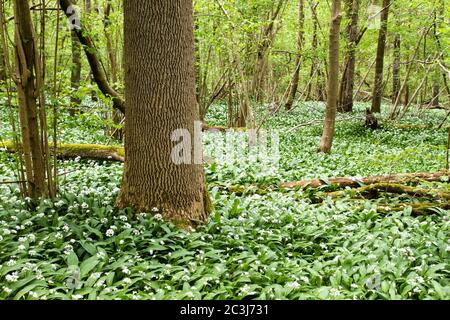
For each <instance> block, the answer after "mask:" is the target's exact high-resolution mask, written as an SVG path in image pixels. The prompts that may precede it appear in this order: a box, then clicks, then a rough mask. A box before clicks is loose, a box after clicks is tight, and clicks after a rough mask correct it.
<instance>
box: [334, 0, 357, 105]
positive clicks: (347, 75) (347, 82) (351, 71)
mask: <svg viewBox="0 0 450 320" xmlns="http://www.w3.org/2000/svg"><path fill="white" fill-rule="evenodd" d="M360 1H361V0H346V2H345V3H346V7H347V10H346V11H347V15H348V18H349V20H350V23H349V25H348V28H347V43H348V46H347V52H346V58H345V70H344V74H343V75H342V82H341V90H340V99H339V105H338V111H339V112H352V111H353V88H354V83H355V65H356V52H355V51H356V46H357V41H358V38H359V37H358V18H359V4H360Z"/></svg>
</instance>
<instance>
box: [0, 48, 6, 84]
mask: <svg viewBox="0 0 450 320" xmlns="http://www.w3.org/2000/svg"><path fill="white" fill-rule="evenodd" d="M5 80H6V65H5V53H4V52H3V47H1V46H0V82H3V81H5Z"/></svg>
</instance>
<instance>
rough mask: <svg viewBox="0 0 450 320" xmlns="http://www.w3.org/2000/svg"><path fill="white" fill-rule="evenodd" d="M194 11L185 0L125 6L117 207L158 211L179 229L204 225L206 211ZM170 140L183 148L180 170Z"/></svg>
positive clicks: (131, 1)
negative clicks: (121, 167) (123, 104)
mask: <svg viewBox="0 0 450 320" xmlns="http://www.w3.org/2000/svg"><path fill="white" fill-rule="evenodd" d="M192 13H193V8H192V1H191V0H171V1H167V0H152V1H138V0H127V1H125V2H124V27H125V46H124V48H125V52H124V54H125V69H126V72H125V87H126V90H125V95H126V101H127V109H126V119H127V120H126V124H125V170H124V177H123V183H122V190H121V192H120V195H119V198H118V201H117V205H118V206H119V207H121V208H125V207H132V208H134V209H136V210H137V211H140V212H152V209H153V208H157V209H158V210H159V212H160V213H161V214H162V215H163V216H164V217H165V218H166V219H167V220H170V221H172V222H174V223H176V224H178V225H180V226H183V227H187V226H190V225H192V224H194V223H196V222H203V221H205V220H206V219H207V216H208V212H209V208H208V207H209V205H208V201H207V199H208V197H207V196H206V195H207V190H206V186H205V177H204V172H203V167H202V147H201V137H199V136H198V135H197V136H196V135H195V134H194V133H197V134H198V131H200V132H201V128H199V129H200V130H196V129H195V124H194V122H195V121H196V120H198V119H199V112H198V108H197V106H196V90H195V53H194V51H195V50H194V32H193V26H194V23H193V16H192ZM161 26H164V28H162V27H161ZM177 134H180V135H181V137H182V138H180V136H177ZM186 134H187V135H188V136H186ZM174 135H175V136H176V139H177V140H178V139H182V143H183V145H186V146H187V147H188V148H187V150H183V151H184V152H183V156H182V159H178V160H183V161H182V163H181V164H177V163H176V161H174V160H176V159H174V158H173V152H174V150H175V149H174V147H175V144H176V143H178V142H179V141H176V142H174V141H172V139H173V138H174ZM193 136H194V138H193V139H191V137H193ZM190 141H192V142H194V144H195V145H194V148H192V147H191V145H190V143H189V142H190ZM177 146H179V145H177ZM176 155H180V156H181V154H179V153H177V154H176Z"/></svg>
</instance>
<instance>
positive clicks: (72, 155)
mask: <svg viewBox="0 0 450 320" xmlns="http://www.w3.org/2000/svg"><path fill="white" fill-rule="evenodd" d="M0 149H5V151H6V152H9V153H15V152H17V151H18V150H19V149H20V148H17V147H16V145H15V144H14V143H13V142H11V141H5V142H0ZM50 152H53V148H52V147H51V148H50ZM56 154H57V157H58V158H59V159H76V158H80V159H84V160H104V161H120V162H124V161H125V158H124V157H125V150H124V148H123V147H120V146H103V145H96V144H61V143H60V144H58V146H57V149H56Z"/></svg>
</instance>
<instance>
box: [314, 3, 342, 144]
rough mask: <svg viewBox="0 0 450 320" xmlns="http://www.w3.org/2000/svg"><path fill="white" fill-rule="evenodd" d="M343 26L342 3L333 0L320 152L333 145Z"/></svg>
mask: <svg viewBox="0 0 450 320" xmlns="http://www.w3.org/2000/svg"><path fill="white" fill-rule="evenodd" d="M340 25H341V1H340V0H333V5H332V9H331V27H330V47H329V53H328V55H329V65H330V66H329V68H330V73H329V77H328V94H327V109H326V114H325V123H324V129H323V135H322V140H321V141H320V150H319V151H320V152H323V153H330V152H331V147H332V144H333V136H334V127H335V123H336V109H337V102H338V91H339V88H338V86H339V29H340Z"/></svg>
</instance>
